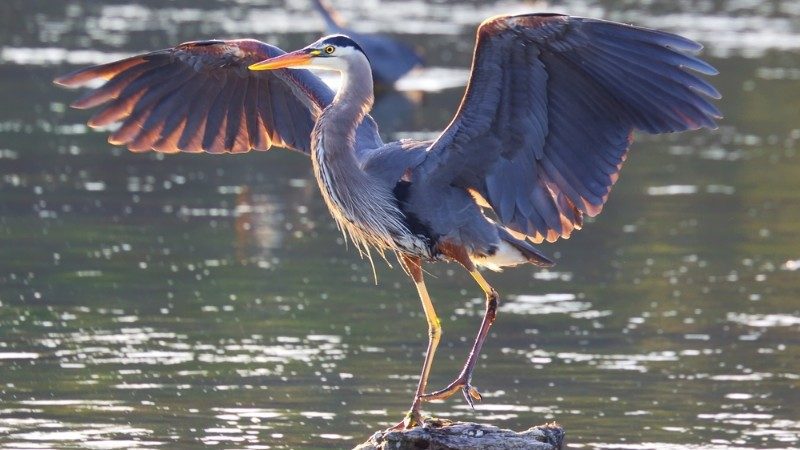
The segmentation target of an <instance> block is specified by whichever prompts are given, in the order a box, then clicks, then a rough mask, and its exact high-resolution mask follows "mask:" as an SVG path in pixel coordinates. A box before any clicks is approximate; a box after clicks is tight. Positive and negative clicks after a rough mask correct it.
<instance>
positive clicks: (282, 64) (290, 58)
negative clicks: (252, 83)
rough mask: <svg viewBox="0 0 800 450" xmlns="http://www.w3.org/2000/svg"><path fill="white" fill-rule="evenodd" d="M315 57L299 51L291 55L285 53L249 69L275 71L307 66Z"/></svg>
mask: <svg viewBox="0 0 800 450" xmlns="http://www.w3.org/2000/svg"><path fill="white" fill-rule="evenodd" d="M313 56H314V55H313V54H311V53H306V51H305V50H297V51H294V52H291V53H285V54H283V55H281V56H276V57H274V58H270V59H265V60H264V61H261V62H257V63H255V64H252V65H250V66H249V67H248V69H250V70H274V69H283V68H291V67H297V66H305V65H308V64H309V63H311V58H312V57H313Z"/></svg>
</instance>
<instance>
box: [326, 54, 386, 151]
mask: <svg viewBox="0 0 800 450" xmlns="http://www.w3.org/2000/svg"><path fill="white" fill-rule="evenodd" d="M346 64H347V67H346V70H343V71H342V78H341V85H340V87H339V91H338V92H337V93H336V96H335V97H334V98H333V102H331V104H330V105H329V106H328V107H327V108H325V112H324V116H325V120H324V121H323V122H322V123H321V128H322V129H321V130H320V131H321V132H322V133H324V134H325V140H326V141H328V142H329V145H326V146H325V150H326V152H329V153H330V156H333V154H334V153H338V152H340V151H341V150H344V149H343V148H342V147H343V146H344V145H345V144H346V146H347V147H349V148H348V149H347V150H350V153H353V150H354V148H353V147H354V145H355V132H356V129H357V128H358V125H359V124H361V121H362V120H364V116H366V115H367V113H369V111H370V109H372V104H373V102H374V101H375V96H374V93H373V86H372V70H371V69H370V66H369V61H367V58H366V57H364V55H362V54H357V55H354V57H353V58H352V59H351V60H350V61H347V62H346ZM337 156H339V155H337Z"/></svg>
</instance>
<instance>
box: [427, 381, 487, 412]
mask: <svg viewBox="0 0 800 450" xmlns="http://www.w3.org/2000/svg"><path fill="white" fill-rule="evenodd" d="M459 389H460V390H461V393H462V394H464V399H465V400H466V401H467V404H468V405H469V406H470V407H471V408H472V409H475V403H474V402H475V401H481V400H483V396H481V393H480V392H478V390H477V389H475V388H474V387H473V386H472V385H471V384H470V383H469V381H468V380H466V379H464V378H463V377H459V378H458V379H456V380H455V381H453V382H452V383H450V384H449V385H448V386H447V387H446V388H444V389H441V390H438V391H436V392H431V393H430V394H423V395H421V396H420V397H419V398H420V400H424V401H428V402H429V401H431V400H444V399H446V398H450V397H451V396H452V395H453V394H455V393H456V392H458V391H459Z"/></svg>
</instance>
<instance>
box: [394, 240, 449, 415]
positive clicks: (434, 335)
mask: <svg viewBox="0 0 800 450" xmlns="http://www.w3.org/2000/svg"><path fill="white" fill-rule="evenodd" d="M399 258H400V263H401V264H402V265H403V267H404V268H405V269H406V272H407V273H408V274H409V276H411V279H412V280H413V281H414V285H415V286H416V287H417V293H418V294H419V299H420V300H421V301H422V310H423V311H425V319H426V320H427V321H428V349H427V350H426V351H425V361H424V362H423V363H422V373H421V374H420V376H419V384H418V385H417V392H416V394H414V402H413V403H412V404H411V409H410V410H409V411H408V413H407V414H406V417H405V419H403V422H401V423H400V424H397V427H398V428H399V427H400V425H401V424H402V427H403V428H405V429H408V428H413V427H415V426H418V425H421V424H422V416H421V415H420V412H419V408H420V403H421V397H422V395H423V394H424V393H425V388H426V387H427V385H428V375H430V372H431V365H432V364H433V356H434V355H435V354H436V347H437V346H438V345H439V339H440V338H441V336H442V325H441V321H440V320H439V317H438V316H437V315H436V310H434V309H433V302H431V298H430V296H429V295H428V289H427V288H426V287H425V281H424V280H423V278H422V263H421V262H420V259H419V258H418V257H415V256H406V255H400V256H399Z"/></svg>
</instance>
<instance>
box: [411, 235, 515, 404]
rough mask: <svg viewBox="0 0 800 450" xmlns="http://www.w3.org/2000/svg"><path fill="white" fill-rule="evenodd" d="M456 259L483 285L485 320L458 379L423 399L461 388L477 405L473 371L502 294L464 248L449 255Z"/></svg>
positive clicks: (448, 394) (422, 397) (479, 398)
mask: <svg viewBox="0 0 800 450" xmlns="http://www.w3.org/2000/svg"><path fill="white" fill-rule="evenodd" d="M448 256H451V257H453V258H454V259H456V261H458V262H459V263H461V264H462V265H463V266H464V267H465V268H466V269H467V270H468V271H469V274H470V275H472V278H474V279H475V281H476V282H477V283H478V285H479V286H480V287H481V289H482V290H483V292H484V293H485V294H486V311H485V313H484V315H483V320H482V321H481V327H480V329H479V330H478V335H477V336H476V337H475V342H474V343H473V344H472V349H471V350H470V352H469V356H468V357H467V361H466V363H464V368H463V369H461V373H460V374H459V375H458V377H456V379H455V380H454V381H453V382H452V383H450V384H449V385H447V387H445V388H444V389H440V390H438V391H435V392H431V393H430V394H423V395H422V396H421V400H424V401H431V400H444V399H446V398H448V397H450V396H452V395H453V394H455V393H456V392H458V390H459V389H460V390H461V391H462V393H463V394H464V398H465V399H466V400H467V403H468V404H469V405H470V406H471V407H473V408H474V407H475V405H474V403H473V401H475V400H477V401H480V400H481V398H482V397H481V394H480V392H478V390H477V389H475V388H474V387H473V386H472V384H471V383H472V371H473V369H474V368H475V364H476V363H477V362H478V357H479V356H480V353H481V347H483V343H484V341H486V336H487V335H488V334H489V328H490V327H491V326H492V323H494V319H495V316H496V315H497V303H498V300H499V299H500V296H499V295H498V294H497V291H495V290H494V289H493V288H492V286H490V285H489V283H487V282H486V280H485V279H484V278H483V275H481V274H480V272H478V270H477V269H476V268H475V265H474V264H473V263H472V261H471V260H470V259H469V257H468V256H467V255H466V252H465V251H464V250H463V249H460V251H459V252H458V253H457V254H455V255H448Z"/></svg>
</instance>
